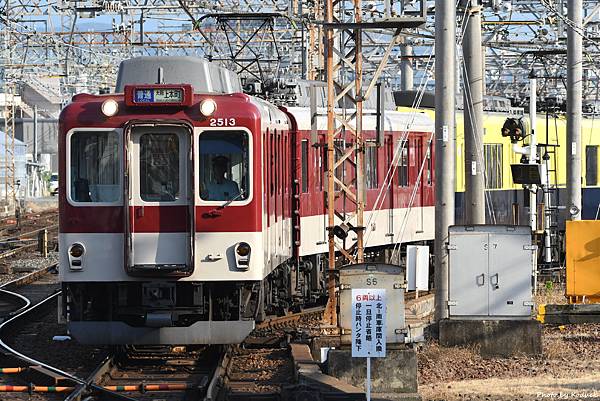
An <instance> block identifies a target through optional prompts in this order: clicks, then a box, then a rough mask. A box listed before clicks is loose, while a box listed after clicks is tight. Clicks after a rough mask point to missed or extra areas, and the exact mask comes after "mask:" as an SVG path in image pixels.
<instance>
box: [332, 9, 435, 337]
mask: <svg viewBox="0 0 600 401" xmlns="http://www.w3.org/2000/svg"><path fill="white" fill-rule="evenodd" d="M368 6H369V7H370V9H371V13H370V18H369V19H367V18H365V15H364V14H365V10H364V9H363V3H362V1H361V0H352V1H333V0H327V1H326V7H325V18H326V20H325V24H324V28H325V35H326V40H325V41H326V49H327V53H326V57H325V62H326V78H327V213H328V226H327V230H328V238H329V269H328V270H329V276H328V295H329V302H328V306H327V311H326V320H327V321H328V323H329V324H330V325H331V326H336V325H337V313H336V309H337V305H336V294H335V287H336V268H337V264H338V263H337V262H338V258H337V254H341V258H340V262H341V263H344V262H347V263H350V264H355V263H362V262H363V261H364V232H365V227H364V208H365V202H366V196H365V195H366V192H365V186H366V182H365V175H364V171H365V151H366V147H367V146H377V145H376V143H374V142H367V141H366V140H365V138H364V136H363V102H364V101H365V100H366V99H368V98H369V97H370V96H371V95H372V93H373V90H374V88H375V85H376V84H377V82H378V81H379V79H380V77H381V75H382V73H383V71H384V70H385V67H386V65H387V62H388V60H389V58H390V55H391V54H392V52H393V51H394V50H395V51H399V46H398V42H399V41H398V38H399V36H400V33H401V31H402V29H404V28H415V27H417V26H419V25H422V24H424V23H425V13H426V8H425V3H424V1H422V2H421V3H420V10H419V11H420V12H419V13H417V15H416V16H404V15H402V14H401V12H398V13H396V14H395V15H394V17H392V15H393V14H394V13H393V11H394V10H393V9H392V7H391V5H390V3H387V4H386V3H385V2H381V3H379V4H374V5H373V4H369V5H368ZM373 10H377V11H378V12H376V13H375V12H373ZM386 30H387V31H388V32H386V36H387V37H389V38H390V39H389V42H388V43H387V46H386V47H385V51H384V52H383V54H382V55H381V57H380V59H379V61H378V63H377V64H376V68H374V70H372V72H371V73H370V74H366V73H365V71H364V63H363V61H364V60H363V57H364V56H363V51H364V49H363V43H364V41H363V38H364V37H368V35H369V33H370V32H373V31H379V32H382V31H386ZM338 171H350V172H351V173H349V174H345V173H341V174H337V172H338ZM336 236H337V237H338V239H336ZM340 239H341V240H340Z"/></svg>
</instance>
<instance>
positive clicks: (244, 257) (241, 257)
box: [235, 242, 252, 270]
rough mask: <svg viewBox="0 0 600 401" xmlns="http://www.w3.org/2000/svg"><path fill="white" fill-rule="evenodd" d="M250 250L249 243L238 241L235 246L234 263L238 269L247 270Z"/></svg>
mask: <svg viewBox="0 0 600 401" xmlns="http://www.w3.org/2000/svg"><path fill="white" fill-rule="evenodd" d="M251 251H252V249H251V248H250V244H248V243H247V242H239V243H238V244H237V245H236V246H235V264H236V267H237V268H238V269H240V270H248V268H249V267H250V254H251Z"/></svg>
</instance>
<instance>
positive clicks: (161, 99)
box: [134, 88, 183, 103]
mask: <svg viewBox="0 0 600 401" xmlns="http://www.w3.org/2000/svg"><path fill="white" fill-rule="evenodd" d="M134 101H135V102H136V103H181V102H183V89H182V88H146V89H136V91H135V99H134Z"/></svg>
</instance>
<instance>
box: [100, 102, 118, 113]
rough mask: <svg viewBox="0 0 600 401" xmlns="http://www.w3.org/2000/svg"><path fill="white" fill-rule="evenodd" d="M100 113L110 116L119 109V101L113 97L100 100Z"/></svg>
mask: <svg viewBox="0 0 600 401" xmlns="http://www.w3.org/2000/svg"><path fill="white" fill-rule="evenodd" d="M101 109H102V114H104V115H105V116H106V117H112V116H114V115H115V114H117V112H118V111H119V103H117V101H116V100H115V99H106V100H105V101H104V102H102V107H101Z"/></svg>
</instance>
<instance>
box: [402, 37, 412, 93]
mask: <svg viewBox="0 0 600 401" xmlns="http://www.w3.org/2000/svg"><path fill="white" fill-rule="evenodd" d="M400 51H401V52H402V63H401V69H402V72H401V76H400V79H401V88H402V91H411V90H413V88H414V69H413V61H412V58H409V57H411V56H412V55H413V47H412V46H411V45H409V44H404V45H402V46H401V47H400Z"/></svg>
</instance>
